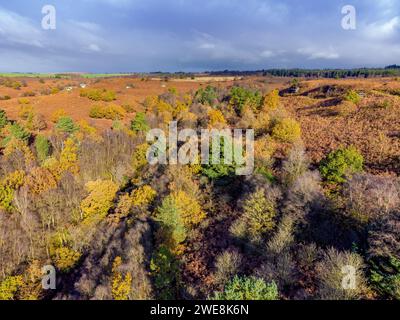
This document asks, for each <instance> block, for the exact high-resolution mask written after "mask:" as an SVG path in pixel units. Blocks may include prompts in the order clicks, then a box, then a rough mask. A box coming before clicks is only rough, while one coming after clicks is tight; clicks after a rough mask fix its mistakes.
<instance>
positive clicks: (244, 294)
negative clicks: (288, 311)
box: [211, 276, 279, 300]
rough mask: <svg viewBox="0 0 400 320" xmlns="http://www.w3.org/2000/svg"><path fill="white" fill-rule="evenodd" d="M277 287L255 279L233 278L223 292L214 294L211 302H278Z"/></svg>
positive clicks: (274, 284) (272, 283)
mask: <svg viewBox="0 0 400 320" xmlns="http://www.w3.org/2000/svg"><path fill="white" fill-rule="evenodd" d="M278 297H279V293H278V287H277V285H276V283H275V282H271V283H266V282H265V281H264V280H263V279H260V278H256V277H238V276H235V277H234V278H233V279H232V280H231V281H229V282H228V283H227V284H226V286H225V289H224V291H223V292H215V293H214V297H212V298H211V299H212V300H278Z"/></svg>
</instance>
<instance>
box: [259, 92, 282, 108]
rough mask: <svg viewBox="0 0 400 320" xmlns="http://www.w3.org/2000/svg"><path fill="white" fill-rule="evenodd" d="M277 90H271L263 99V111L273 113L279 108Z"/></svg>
mask: <svg viewBox="0 0 400 320" xmlns="http://www.w3.org/2000/svg"><path fill="white" fill-rule="evenodd" d="M279 100H280V99H279V90H272V91H271V92H269V93H268V94H267V95H266V96H265V97H264V102H263V110H265V111H267V112H270V111H274V110H276V109H277V108H278V106H279Z"/></svg>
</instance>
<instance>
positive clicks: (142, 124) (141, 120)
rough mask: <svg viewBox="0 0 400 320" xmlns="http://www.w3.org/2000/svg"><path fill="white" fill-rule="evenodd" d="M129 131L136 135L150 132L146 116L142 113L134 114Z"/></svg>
mask: <svg viewBox="0 0 400 320" xmlns="http://www.w3.org/2000/svg"><path fill="white" fill-rule="evenodd" d="M131 130H132V131H134V132H136V133H138V132H144V133H146V132H147V131H149V130H150V127H149V125H148V124H147V121H146V115H145V114H144V113H143V112H138V113H136V115H135V118H134V119H133V120H132V121H131Z"/></svg>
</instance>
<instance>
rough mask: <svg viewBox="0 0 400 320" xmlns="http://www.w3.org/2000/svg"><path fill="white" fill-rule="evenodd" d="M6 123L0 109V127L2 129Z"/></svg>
mask: <svg viewBox="0 0 400 320" xmlns="http://www.w3.org/2000/svg"><path fill="white" fill-rule="evenodd" d="M7 124H8V118H7V115H6V113H5V111H4V110H1V109H0V129H3V128H4V127H5V126H6V125H7Z"/></svg>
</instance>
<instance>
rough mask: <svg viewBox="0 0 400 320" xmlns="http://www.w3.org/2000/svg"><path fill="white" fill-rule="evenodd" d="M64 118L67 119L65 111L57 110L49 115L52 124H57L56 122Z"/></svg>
mask: <svg viewBox="0 0 400 320" xmlns="http://www.w3.org/2000/svg"><path fill="white" fill-rule="evenodd" d="M65 117H67V113H66V112H65V110H64V109H57V110H56V111H54V112H53V113H52V114H51V121H52V122H53V123H57V122H58V120H60V118H65Z"/></svg>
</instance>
